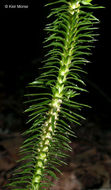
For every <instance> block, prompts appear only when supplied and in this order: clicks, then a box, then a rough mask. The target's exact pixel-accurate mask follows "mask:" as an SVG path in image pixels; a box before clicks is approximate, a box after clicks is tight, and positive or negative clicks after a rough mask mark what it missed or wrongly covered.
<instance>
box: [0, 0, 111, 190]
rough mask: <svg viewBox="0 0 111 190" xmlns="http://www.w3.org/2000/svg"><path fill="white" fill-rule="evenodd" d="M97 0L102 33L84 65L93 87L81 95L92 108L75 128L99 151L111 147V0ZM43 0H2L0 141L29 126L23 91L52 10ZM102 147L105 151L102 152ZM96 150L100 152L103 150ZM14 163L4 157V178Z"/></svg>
mask: <svg viewBox="0 0 111 190" xmlns="http://www.w3.org/2000/svg"><path fill="white" fill-rule="evenodd" d="M94 2H95V3H97V4H99V5H102V6H104V7H105V8H104V9H99V10H94V15H95V16H96V17H97V18H99V19H100V24H99V29H98V33H99V34H100V36H98V37H97V40H98V41H97V42H95V48H94V49H92V55H91V56H90V57H89V58H88V59H89V60H90V61H91V63H89V64H88V65H87V66H86V70H87V72H88V75H87V76H86V77H85V79H84V80H85V82H86V84H87V86H86V88H87V89H88V91H89V93H87V94H85V95H83V96H82V98H80V99H81V101H82V102H84V103H86V104H89V105H91V106H92V109H89V110H86V111H85V113H84V115H85V116H86V118H87V121H86V123H84V122H83V128H80V129H77V130H76V132H77V135H78V138H80V139H82V140H83V141H84V142H85V143H86V144H88V145H89V147H90V148H91V147H93V145H94V147H96V148H97V149H99V151H100V149H101V147H102V148H103V149H107V148H106V147H109V146H110V145H109V144H110V140H108V138H109V137H111V136H108V135H109V134H111V125H110V117H111V116H110V115H111V111H110V107H111V87H110V86H111V84H110V83H111V70H110V64H111V63H110V60H111V26H110V25H111V21H110V19H111V2H110V0H107V1H106V0H101V1H99V0H94ZM44 3H45V1H43V0H42V1H41V0H36V1H31V0H30V1H27V2H25V1H24V2H23V1H22V2H20V1H18V2H17V1H14V0H13V2H11V1H5V0H4V1H3V0H2V1H0V143H2V142H5V141H4V139H5V138H9V141H10V142H13V138H10V134H12V133H15V132H21V131H23V130H24V129H25V128H27V126H26V125H25V122H26V120H27V117H26V115H25V114H23V111H24V109H25V105H24V104H23V101H24V100H25V98H24V94H26V93H27V89H26V85H27V84H28V82H32V81H33V80H34V79H35V78H36V77H37V76H38V75H39V70H38V68H39V67H41V66H42V65H41V62H40V61H41V58H42V57H43V52H44V50H43V48H42V42H43V39H44V36H45V33H44V31H43V29H44V27H45V24H46V23H47V19H46V16H47V15H48V13H49V10H48V9H47V8H44ZM5 4H26V5H27V4H28V5H29V8H28V9H11V8H10V9H5V8H4V5H5ZM91 126H92V127H91ZM92 130H93V132H92ZM19 136H20V135H19ZM17 138H19V137H18V136H17ZM80 139H79V140H80ZM86 139H87V140H88V143H87V140H86ZM101 139H103V141H101ZM109 139H111V138H109ZM19 140H20V139H18V142H19ZM14 142H15V141H14ZM20 142H21V141H20ZM84 142H82V145H83V147H85V146H86V144H85V146H84ZM94 142H95V144H93V143H94ZM104 142H105V143H106V146H105V147H104V146H103V144H104ZM77 143H79V142H77ZM101 143H102V144H101ZM18 146H19V145H18ZM4 147H5V148H4ZM98 147H99V148H98ZM6 149H7V150H8V148H7V147H6V146H5V145H4V144H3V143H2V144H0V152H3V153H4V152H6V151H7V150H6ZM11 149H12V148H11ZM77 149H78V150H79V148H77ZM83 149H84V148H83ZM103 149H101V154H102V155H104V153H103V152H104V151H103ZM108 151H109V149H108ZM108 151H107V153H105V155H106V154H108V155H110V158H111V152H110V153H108ZM9 152H10V151H9ZM10 154H11V153H10ZM94 154H96V153H94ZM98 154H99V155H101V154H100V152H99V153H98ZM98 154H96V155H95V157H96V156H97V155H98ZM6 155H7V153H6ZM12 155H13V154H12ZM9 157H10V156H9ZM12 157H13V156H12ZM14 159H15V160H16V159H18V157H16V158H15V157H14ZM3 160H4V156H3ZM9 160H10V158H9ZM89 162H90V161H89ZM1 163H2V161H1ZM82 163H83V162H82ZM8 166H9V165H8ZM8 166H7V168H8ZM10 167H11V166H10ZM10 167H9V169H6V163H4V168H5V170H4V169H2V170H1V169H0V171H2V172H1V175H2V178H3V181H2V182H1V184H5V183H6V182H4V178H6V177H7V176H6V173H3V172H4V171H9V170H10ZM13 167H15V165H14V166H13ZM13 167H12V169H13ZM80 167H81V166H80ZM108 167H109V166H108ZM10 173H11V171H10ZM103 173H104V172H103ZM4 176H5V177H4ZM8 177H10V176H8ZM94 177H95V176H94ZM2 178H1V179H2ZM85 178H87V176H85ZM91 179H92V177H91ZM96 182H97V179H96ZM91 184H92V182H91ZM92 186H93V185H92ZM95 187H96V186H95ZM100 187H101V186H100ZM86 189H87V188H85V190H86ZM0 190H1V189H0Z"/></svg>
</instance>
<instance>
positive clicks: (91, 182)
mask: <svg viewBox="0 0 111 190" xmlns="http://www.w3.org/2000/svg"><path fill="white" fill-rule="evenodd" d="M4 96H5V97H4ZM9 102H10V103H9ZM18 110H19V111H18ZM0 111H1V113H0V190H7V188H6V187H4V185H5V184H7V182H8V178H11V176H12V173H13V170H14V169H15V168H16V167H17V166H18V163H17V162H16V161H17V160H18V159H19V158H20V156H19V147H20V146H21V144H22V142H23V137H22V136H21V131H22V129H23V125H24V118H22V117H23V116H22V112H23V110H22V108H21V105H20V100H17V99H16V98H14V97H11V96H10V97H8V98H6V95H4V94H1V95H0ZM109 120H110V119H109V118H107V115H105V114H94V115H91V116H89V117H88V118H87V120H86V121H84V122H83V123H82V126H81V127H80V128H77V129H76V134H77V138H75V140H74V139H73V141H72V143H71V147H72V150H73V151H72V152H71V153H69V154H70V157H69V158H67V159H66V162H67V163H68V165H67V166H64V167H63V166H62V167H61V170H62V173H63V175H58V174H57V175H58V177H59V180H54V184H55V186H54V187H52V188H51V190H92V189H93V190H111V125H110V122H109Z"/></svg>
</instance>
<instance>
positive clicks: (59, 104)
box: [10, 0, 100, 190]
mask: <svg viewBox="0 0 111 190" xmlns="http://www.w3.org/2000/svg"><path fill="white" fill-rule="evenodd" d="M46 6H49V9H51V11H50V14H49V16H48V18H49V19H50V17H52V19H51V20H53V21H52V23H50V24H47V25H46V27H45V30H46V33H47V38H46V39H45V47H46V48H47V54H46V55H45V57H44V61H43V62H44V66H43V67H42V74H41V75H40V76H39V77H38V78H37V79H35V81H34V82H32V83H30V84H29V87H32V88H33V93H31V94H28V95H27V96H28V97H30V100H28V101H27V103H29V104H30V106H29V108H28V109H26V112H29V113H30V114H29V117H30V118H29V121H28V122H29V123H31V127H30V129H28V130H27V131H26V132H25V135H27V139H26V140H25V141H24V144H23V146H22V149H21V150H22V152H23V154H24V155H25V156H24V157H23V158H22V159H21V162H22V161H24V160H27V162H25V163H24V164H23V165H22V166H21V167H20V168H19V170H18V171H17V172H16V177H15V178H14V181H13V182H11V183H10V186H11V189H14V190H40V189H47V188H50V186H51V185H52V184H53V183H52V182H51V181H50V180H49V177H48V176H52V177H54V178H56V174H55V173H56V172H55V171H58V172H60V171H59V169H58V167H57V166H58V165H61V164H65V162H64V157H66V156H67V155H66V152H67V151H68V150H69V151H70V150H71V147H70V146H69V143H70V136H75V134H74V132H73V130H72V129H71V127H70V124H71V123H72V122H73V123H74V124H78V125H80V120H81V119H84V117H83V116H81V115H80V113H79V111H80V110H81V108H82V107H84V106H86V105H84V104H81V103H79V102H77V98H76V97H77V96H79V95H80V93H81V92H83V91H86V90H85V89H84V85H85V84H84V81H83V80H82V79H81V73H85V71H84V70H83V66H84V65H85V64H87V63H88V60H87V56H88V55H90V54H91V50H90V49H91V48H92V47H93V42H94V41H95V36H96V35H97V33H96V32H94V31H95V29H97V28H95V27H94V25H95V24H98V23H99V20H98V19H97V18H96V17H95V16H94V15H93V12H92V10H93V9H96V8H100V7H98V6H97V5H93V4H92V0H50V1H49V3H48V4H47V5H46Z"/></svg>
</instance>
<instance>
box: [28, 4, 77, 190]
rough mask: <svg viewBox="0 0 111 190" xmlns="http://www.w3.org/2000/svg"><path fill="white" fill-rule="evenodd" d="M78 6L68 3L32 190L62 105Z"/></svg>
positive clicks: (37, 183) (36, 185)
mask: <svg viewBox="0 0 111 190" xmlns="http://www.w3.org/2000/svg"><path fill="white" fill-rule="evenodd" d="M79 6H80V4H79V3H78V2H77V3H69V9H68V14H69V20H70V22H69V23H70V24H69V25H67V35H66V39H65V44H64V52H63V58H62V60H61V62H60V65H61V66H60V70H59V74H58V77H57V81H56V85H55V87H54V88H55V89H56V90H54V93H53V98H52V101H51V103H50V110H49V112H48V113H47V116H48V119H47V120H46V122H45V123H44V124H43V131H42V135H41V141H40V143H39V148H38V149H37V152H38V156H37V158H36V160H37V162H36V165H35V173H34V175H33V179H32V190H39V189H40V183H41V180H42V176H43V173H44V168H45V166H46V163H47V158H48V153H49V148H50V142H51V141H52V139H53V135H54V132H55V129H56V123H57V120H58V117H59V112H60V108H61V103H62V97H63V90H64V85H65V82H66V80H67V75H68V72H69V68H70V64H71V61H72V54H73V48H74V36H73V37H72V30H73V28H74V26H73V22H72V19H73V17H74V14H75V12H77V11H79V9H78V7H79ZM76 8H77V9H76ZM75 30H76V28H75Z"/></svg>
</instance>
